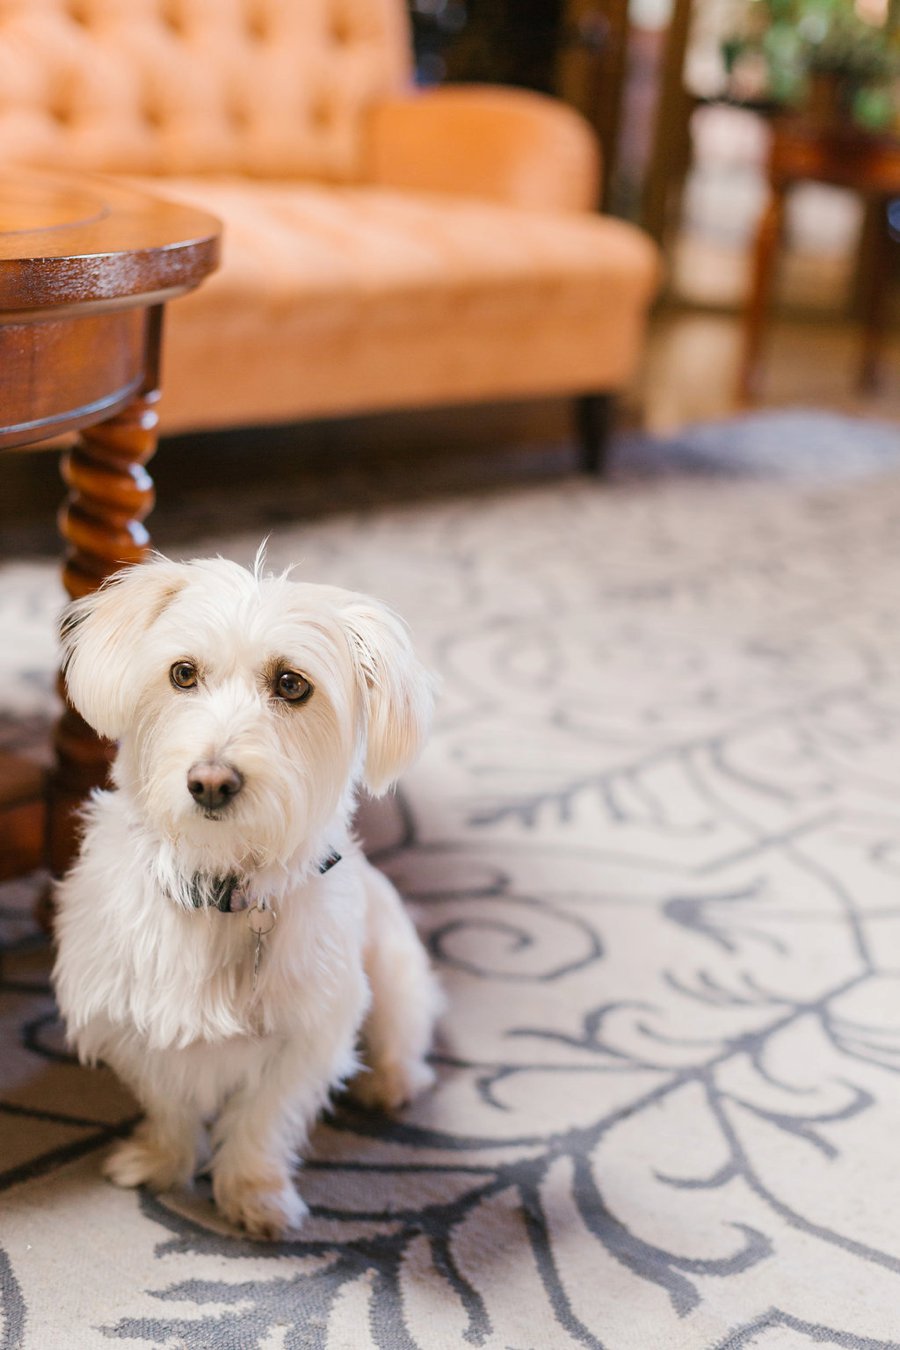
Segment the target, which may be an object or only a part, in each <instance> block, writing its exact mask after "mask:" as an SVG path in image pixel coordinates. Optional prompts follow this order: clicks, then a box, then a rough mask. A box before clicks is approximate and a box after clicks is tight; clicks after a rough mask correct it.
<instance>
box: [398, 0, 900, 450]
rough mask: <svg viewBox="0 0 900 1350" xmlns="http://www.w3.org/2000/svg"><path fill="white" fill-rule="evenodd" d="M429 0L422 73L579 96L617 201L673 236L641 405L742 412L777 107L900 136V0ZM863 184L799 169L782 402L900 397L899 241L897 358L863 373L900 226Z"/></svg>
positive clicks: (787, 271)
mask: <svg viewBox="0 0 900 1350" xmlns="http://www.w3.org/2000/svg"><path fill="white" fill-rule="evenodd" d="M411 12H412V17H413V26H414V33H415V40H416V50H417V65H418V78H419V80H420V82H422V83H423V84H430V83H440V82H442V81H446V80H454V81H456V80H463V81H467V80H477V81H481V80H487V81H492V80H502V81H504V82H509V83H512V84H518V85H522V86H526V87H529V88H534V89H539V90H542V91H545V92H550V93H555V94H557V95H559V96H561V97H562V98H563V99H565V100H566V101H568V102H570V103H571V104H573V105H574V106H575V107H577V108H578V109H579V110H580V111H581V112H582V113H584V114H585V115H586V116H587V117H588V119H589V120H590V121H591V122H592V123H593V125H594V127H595V128H596V130H597V132H598V133H599V136H600V139H601V142H602V144H603V146H604V155H605V166H604V186H603V194H604V195H603V206H604V209H605V210H607V211H610V212H612V213H613V214H615V215H618V216H622V217H624V218H626V219H629V220H632V221H634V222H636V223H637V224H639V225H641V226H643V227H644V228H645V229H646V230H648V231H649V232H650V234H651V235H653V237H654V238H655V239H656V240H657V241H658V242H659V243H660V245H661V246H662V248H663V251H664V257H665V262H666V280H665V285H664V290H663V294H662V296H661V298H660V302H659V304H658V306H657V309H656V311H655V316H654V322H653V324H652V326H651V333H650V342H649V347H648V352H647V360H646V364H645V368H644V371H643V376H642V380H641V383H640V387H639V389H636V390H635V392H634V398H633V404H632V411H633V414H634V415H637V409H638V405H640V409H641V414H642V417H643V419H644V424H645V425H646V426H647V427H648V428H649V429H651V430H655V431H659V432H666V431H670V430H673V429H675V428H677V427H678V426H679V425H681V424H683V423H684V422H687V421H693V420H697V419H704V418H707V417H718V416H720V415H723V414H727V413H728V412H729V411H732V410H733V409H734V394H735V389H734V378H735V377H734V371H735V368H736V365H737V364H738V362H739V349H740V342H741V319H742V315H743V311H744V307H745V302H746V299H747V294H748V288H749V286H750V270H751V259H752V249H753V242H754V235H755V232H756V229H757V225H758V222H759V220H760V216H761V213H762V211H763V208H764V205H765V200H766V191H767V188H766V176H767V175H766V170H767V162H768V155H769V150H770V142H771V127H772V122H773V118H775V117H778V116H779V115H783V114H784V113H787V112H789V113H791V114H793V115H795V116H797V117H798V118H799V119H800V120H802V121H807V122H808V123H810V124H811V125H815V126H818V127H823V128H825V129H827V128H828V126H829V124H831V123H837V125H839V126H840V127H842V128H843V129H844V130H846V131H853V132H859V134H860V135H861V136H863V137H867V138H869V137H870V138H872V139H873V140H883V141H885V142H887V143H888V144H889V145H891V148H893V147H892V141H893V138H894V137H895V136H896V135H897V134H898V131H900V120H898V106H897V90H898V69H900V46H898V36H897V23H898V6H897V4H896V0H895V2H894V3H893V4H889V3H888V0H856V2H855V3H854V0H603V3H598V0H412V6H411ZM853 154H854V150H853V148H852V144H851V145H849V146H848V151H847V155H848V164H847V166H846V167H847V169H848V172H851V176H852V170H851V161H852V158H853ZM862 187H863V184H862V183H860V184H859V186H858V187H854V186H835V185H832V184H828V183H823V182H816V181H805V182H802V181H801V182H798V183H797V184H796V185H795V186H794V187H792V189H791V191H790V192H789V194H788V201H787V220H786V228H785V237H784V241H783V246H782V249H781V251H780V255H779V259H778V266H777V275H776V277H775V279H774V293H773V296H772V302H771V310H770V315H769V326H768V334H767V342H768V344H769V355H768V359H767V361H766V366H765V379H764V380H763V381H762V382H761V384H760V388H759V390H758V392H757V402H759V403H761V404H762V405H764V406H785V405H788V404H798V403H799V404H815V405H817V406H820V407H825V408H836V409H840V410H842V411H851V412H858V413H861V412H871V413H876V414H881V415H887V416H890V417H896V416H898V415H900V368H898V365H897V360H896V358H897V354H898V348H897V343H896V327H897V310H896V295H895V293H894V282H895V279H896V258H895V257H894V256H893V253H889V255H888V265H887V269H886V275H885V277H884V278H883V280H884V284H885V285H886V287H887V288H888V289H889V292H890V293H889V294H888V295H887V296H886V297H885V304H886V311H887V312H886V315H885V320H884V321H885V326H886V329H887V334H886V345H885V352H886V359H885V362H884V368H883V370H882V371H880V372H879V375H878V378H877V379H875V380H874V381H872V382H870V386H869V387H868V388H865V389H860V388H859V386H858V381H857V380H855V379H854V374H853V372H854V370H855V367H856V365H857V364H858V342H859V334H858V324H859V322H860V321H862V320H863V319H864V318H865V308H866V296H867V293H868V290H869V289H870V287H871V284H872V277H871V271H872V268H873V266H874V260H875V255H876V252H877V250H876V248H875V247H874V246H873V245H874V241H875V240H876V238H877V236H878V233H879V231H881V230H884V229H888V230H890V228H891V226H890V220H889V219H886V218H885V208H884V205H883V204H882V203H878V204H872V203H870V202H867V194H866V193H865V192H864V191H862V190H861V189H862ZM898 191H900V182H898ZM898 219H900V217H898Z"/></svg>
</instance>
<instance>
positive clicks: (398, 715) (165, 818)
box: [54, 559, 440, 1237]
mask: <svg viewBox="0 0 900 1350" xmlns="http://www.w3.org/2000/svg"><path fill="white" fill-rule="evenodd" d="M63 643H64V647H65V653H66V671H67V678H68V688H69V695H70V698H71V700H72V702H73V703H74V705H75V707H76V708H78V710H79V711H80V712H81V713H82V715H83V716H84V717H85V719H86V720H87V721H88V722H89V723H90V724H91V725H92V726H93V727H94V728H95V729H96V730H97V731H98V732H100V733H101V734H103V735H105V736H109V737H112V738H115V739H118V740H119V742H120V746H119V751H118V755H117V758H116V762H115V768H114V781H115V785H116V790H115V791H112V792H100V793H97V794H95V796H94V798H93V800H92V802H91V804H90V806H89V807H88V810H87V812H86V821H85V824H86V829H85V835H84V842H83V846H82V850H81V856H80V859H79V860H78V862H77V863H76V864H75V866H74V867H73V869H72V871H71V872H70V873H69V875H68V876H67V877H66V878H65V879H64V881H63V882H62V883H61V884H60V886H59V888H58V892H57V927H56V933H57V939H58V956H57V961H56V966H55V970H54V979H55V984H56V991H57V995H58V999H59V1004H60V1008H61V1010H62V1012H63V1015H64V1017H65V1019H66V1023H67V1027H68V1034H69V1037H70V1040H71V1042H72V1043H73V1044H74V1045H75V1046H76V1048H77V1050H78V1053H79V1055H80V1057H81V1058H82V1059H83V1060H85V1061H87V1062H95V1061H97V1060H103V1061H104V1062H106V1063H108V1064H110V1065H111V1066H112V1067H113V1068H114V1069H115V1070H116V1072H117V1073H118V1074H119V1075H120V1076H121V1078H122V1079H123V1080H124V1081H125V1082H126V1083H128V1085H129V1086H130V1087H131V1088H132V1090H133V1091H134V1092H135V1093H136V1095H137V1096H138V1098H139V1100H140V1101H141V1103H142V1105H143V1107H144V1110H145V1113H146V1114H145V1119H144V1121H143V1123H142V1124H141V1125H140V1126H138V1128H137V1130H136V1131H135V1133H134V1134H133V1135H132V1137H131V1138H130V1139H128V1140H126V1141H124V1142H122V1143H120V1144H118V1145H117V1146H116V1148H115V1150H114V1151H113V1153H112V1155H111V1156H110V1158H109V1159H108V1162H107V1165H106V1171H107V1175H108V1176H109V1177H111V1178H112V1180H113V1181H115V1182H117V1183H118V1184H120V1185H123V1186H136V1185H141V1184H144V1183H146V1184H147V1185H149V1186H152V1187H154V1188H156V1189H166V1188H168V1187H170V1186H173V1185H176V1184H181V1183H185V1182H187V1181H189V1179H190V1178H191V1177H192V1175H193V1174H194V1171H195V1169H196V1166H197V1163H198V1156H199V1150H200V1148H201V1146H202V1141H203V1139H204V1136H205V1127H206V1126H207V1125H210V1124H211V1126H212V1132H211V1143H212V1150H213V1151H212V1159H211V1170H212V1178H213V1193H214V1196H215V1199H216V1202H217V1204H218V1206H219V1208H220V1209H221V1211H222V1212H223V1214H224V1215H225V1216H226V1217H227V1218H228V1219H229V1220H231V1221H232V1222H234V1223H236V1224H239V1225H242V1226H243V1227H244V1228H245V1229H247V1230H248V1231H249V1232H250V1233H252V1234H255V1235H257V1236H261V1237H262V1236H264V1237H281V1236H284V1235H286V1234H288V1233H290V1232H291V1231H293V1230H295V1229H296V1228H297V1227H298V1226H299V1224H300V1223H301V1221H302V1219H303V1216H304V1214H305V1213H306V1207H305V1206H304V1204H303V1201H302V1200H301V1199H300V1197H299V1195H298V1194H297V1192H296V1190H295V1189H294V1185H293V1180H292V1172H293V1169H294V1166H295V1165H296V1162H297V1158H298V1151H299V1150H300V1149H301V1148H302V1145H303V1142H304V1139H305V1136H306V1133H307V1131H308V1129H309V1127H310V1126H311V1124H312V1123H313V1121H314V1119H315V1117H316V1115H317V1113H318V1112H319V1111H320V1109H321V1108H322V1106H323V1104H324V1103H325V1101H326V1099H327V1097H328V1094H329V1092H330V1091H331V1090H332V1089H334V1088H335V1087H336V1086H338V1085H340V1084H342V1083H344V1082H346V1081H347V1080H349V1079H351V1078H352V1079H353V1080H354V1081H353V1087H354V1090H355V1091H356V1092H357V1093H358V1095H359V1096H360V1097H362V1098H363V1099H364V1100H365V1101H366V1102H368V1103H370V1104H375V1105H380V1106H383V1107H387V1108H393V1107H397V1106H399V1105H400V1104H402V1103H403V1102H404V1101H406V1100H408V1099H410V1098H411V1097H413V1096H414V1095H415V1094H416V1093H417V1092H419V1091H420V1090H422V1089H423V1088H425V1087H427V1086H428V1085H429V1084H430V1082H431V1081H432V1072H431V1070H430V1068H429V1067H428V1065H427V1064H426V1062H425V1055H426V1053H427V1050H428V1047H429V1045H430V1041H431V1035H432V1029H433V1024H434V1020H435V1017H436V1015H437V1012H438V1009H439V1003H440V999H439V995H438V991H437V987H436V984H435V982H434V978H433V976H432V973H431V971H430V968H429V964H428V960H427V957H426V955H425V952H424V950H423V948H422V946H421V944H420V943H419V940H418V938H417V936H416V933H415V930H414V928H413V926H412V923H411V922H410V919H409V917H408V916H407V914H406V912H405V910H404V908H403V906H402V902H401V900H400V898H399V896H398V895H397V892H396V891H395V890H394V888H393V886H392V885H391V884H390V882H389V881H388V880H387V879H386V878H385V877H384V876H383V875H381V874H380V873H379V872H377V871H376V870H375V869H374V868H373V867H372V866H371V865H370V864H369V863H368V862H367V861H366V859H365V857H364V856H363V855H362V853H361V851H360V849H359V847H358V845H357V844H356V842H355V840H354V839H353V837H352V834H351V831H350V820H351V816H352V813H353V810H354V806H355V801H356V793H357V790H358V787H359V786H360V784H363V783H364V784H365V785H366V786H367V787H368V788H369V789H370V790H371V791H372V792H375V793H379V792H383V791H384V790H385V789H386V788H387V787H388V786H390V784H391V783H392V782H393V781H394V780H395V779H396V777H397V776H398V774H399V773H400V772H401V771H402V770H403V769H404V768H405V767H406V765H407V764H409V762H410V761H411V760H412V759H413V758H414V756H415V755H416V754H417V752H418V750H419V748H420V746H421V744H422V741H423V738H424V736H425V734H426V731H427V727H428V723H429V719H430V715H431V707H432V689H431V682H430V679H429V677H428V675H427V674H426V672H425V670H424V669H423V668H422V666H421V665H420V664H419V663H418V661H417V660H416V658H415V656H414V653H413V651H412V648H411V646H410V643H409V640H408V637H407V634H406V630H405V628H404V627H403V625H402V624H401V623H400V621H399V620H398V619H397V618H396V616H394V615H393V614H392V613H391V612H390V611H389V610H387V609H385V608H384V607H383V606H381V605H379V604H377V603H376V602H375V601H373V600H370V599H368V598H366V597H365V596H361V595H356V594H352V593H350V592H347V591H342V590H339V589H337V588H334V587H326V586H315V585H310V584H301V583H296V582H293V581H291V580H289V579H288V577H287V576H286V575H285V576H274V577H273V576H263V575H262V563H261V562H258V564H257V568H256V570H255V571H254V572H249V571H247V570H245V569H244V568H241V567H239V566H237V565H236V564H234V563H231V562H226V561H224V560H222V559H214V560H197V561H194V562H190V563H186V564H175V563H170V562H168V561H165V560H162V559H160V560H157V561H155V562H152V563H150V564H148V565H146V566H141V567H135V568H131V569H128V570H126V571H124V572H121V573H119V574H118V575H117V576H116V577H114V578H113V579H112V580H111V581H110V582H109V583H107V584H106V585H105V586H104V587H103V588H102V589H101V590H100V591H99V592H97V593H96V594H94V595H91V596H89V597H87V598H86V599H84V600H80V601H77V602H76V603H75V604H73V605H71V606H70V607H69V610H68V611H67V613H66V616H65V618H64V622H63ZM182 661H189V662H191V663H192V664H193V665H194V666H195V667H196V670H197V682H196V685H195V686H194V687H192V688H179V687H176V684H175V683H173V680H172V677H171V674H170V672H171V671H172V668H173V666H174V665H176V664H177V663H178V662H182ZM281 670H290V671H294V672H298V673H301V674H302V675H303V676H305V677H306V679H308V680H309V681H310V682H311V684H312V686H313V693H312V694H311V696H310V697H309V698H308V700H307V701H306V702H304V703H302V704H299V705H296V704H293V703H287V702H285V701H284V700H283V699H280V698H279V697H278V696H277V692H276V689H277V677H278V672H279V671H281ZM210 762H211V763H222V764H227V765H228V766H230V767H232V768H233V769H236V770H237V771H238V772H239V773H240V774H241V775H242V777H243V786H242V788H241V790H240V791H239V792H238V794H237V795H236V796H235V797H234V798H233V800H231V801H230V802H229V803H228V804H227V805H226V806H225V807H224V808H223V809H222V810H220V811H218V812H211V811H207V810H204V809H203V808H202V807H201V806H200V805H198V804H197V802H196V801H195V799H194V798H193V797H192V796H191V794H190V793H189V791H188V787H187V781H188V777H189V771H190V770H191V768H192V766H194V765H196V764H197V763H210ZM333 851H337V852H338V853H340V854H341V855H342V856H341V861H340V862H339V863H338V864H337V865H336V866H334V867H332V868H331V869H330V870H329V871H327V872H326V873H324V874H321V873H320V870H319V869H320V865H321V864H322V862H323V860H325V859H326V858H327V857H328V856H329V854H330V853H332V852H333ZM228 875H230V876H236V877H238V878H239V879H240V881H241V884H242V887H243V890H244V892H245V894H246V895H247V897H248V898H249V903H250V904H252V903H254V902H256V901H260V900H263V901H265V902H266V903H267V904H268V905H269V906H270V907H271V908H273V909H274V910H275V911H276V914H277V922H276V924H275V927H274V929H273V931H272V932H271V933H270V934H269V935H268V936H267V937H266V938H265V939H264V940H263V948H262V955H261V961H260V968H259V976H258V982H257V985H256V988H255V989H254V988H253V955H254V949H255V939H254V937H253V934H252V933H251V932H250V929H249V924H248V912H247V911H238V912H236V913H220V912H219V911H218V910H215V909H211V908H200V909H197V908H194V907H193V905H192V889H193V890H194V891H195V892H196V888H197V884H198V883H197V878H198V877H200V878H203V877H206V878H209V877H223V876H228ZM360 1047H362V1050H363V1053H364V1055H365V1058H366V1060H367V1064H366V1066H365V1067H364V1068H362V1069H361V1067H360V1064H359V1062H358V1059H357V1055H358V1052H359V1050H360ZM354 1075H355V1077H354Z"/></svg>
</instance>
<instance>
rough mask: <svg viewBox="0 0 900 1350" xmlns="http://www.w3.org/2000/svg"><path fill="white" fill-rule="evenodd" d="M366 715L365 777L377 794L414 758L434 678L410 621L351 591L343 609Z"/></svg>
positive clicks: (426, 723) (425, 726) (424, 731)
mask: <svg viewBox="0 0 900 1350" xmlns="http://www.w3.org/2000/svg"><path fill="white" fill-rule="evenodd" d="M341 617H342V618H343V620H344V624H345V628H346V631H347V635H348V637H349V639H350V647H351V651H352V653H353V658H354V663H355V665H356V672H357V680H358V684H359V690H360V695H361V700H362V706H363V716H364V719H365V726H364V734H365V746H366V754H365V761H364V766H363V776H364V779H365V783H366V786H367V787H368V789H369V791H370V792H372V793H373V794H374V795H375V796H379V795H380V794H381V793H382V792H386V791H387V789H388V788H389V787H390V786H391V784H392V783H394V782H395V781H396V779H397V778H399V776H400V774H401V773H402V772H403V770H404V769H405V768H407V767H408V766H409V765H410V764H411V763H412V761H413V760H414V759H415V758H416V756H417V755H418V753H419V751H420V750H421V748H422V745H423V744H424V741H425V737H426V736H427V734H428V728H429V726H430V725H431V714H432V711H433V709H434V692H435V681H434V679H433V677H432V676H431V675H430V674H429V672H428V671H427V670H426V669H425V667H424V666H423V665H422V664H421V662H420V661H419V659H418V657H417V656H416V654H415V652H414V651H413V648H412V643H411V642H410V640H409V634H408V632H407V629H406V625H405V624H404V623H403V621H402V620H401V619H400V618H398V616H397V615H396V614H394V613H393V611H391V610H390V609H388V608H387V607H386V606H385V605H381V604H379V603H378V601H376V600H370V599H369V598H368V597H367V596H364V595H352V596H350V597H349V599H348V602H347V604H346V605H345V606H344V607H343V608H342V613H341Z"/></svg>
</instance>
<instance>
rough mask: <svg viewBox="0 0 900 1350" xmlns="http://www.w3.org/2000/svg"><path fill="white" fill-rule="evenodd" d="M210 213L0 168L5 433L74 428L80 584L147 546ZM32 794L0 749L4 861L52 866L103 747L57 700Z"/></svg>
mask: <svg viewBox="0 0 900 1350" xmlns="http://www.w3.org/2000/svg"><path fill="white" fill-rule="evenodd" d="M219 235H220V227H219V224H218V222H217V221H216V220H215V219H214V218H213V217H211V216H209V215H207V214H206V213H205V212H203V211H199V210H195V209H194V208H193V207H191V206H189V205H181V204H177V203H174V202H170V201H165V200H162V199H158V198H156V197H153V196H151V195H148V194H147V193H144V192H140V191H138V190H136V189H132V188H131V187H128V186H127V185H124V184H120V183H118V182H112V181H107V180H105V179H102V178H96V179H95V178H89V177H81V176H79V177H77V178H76V177H74V176H68V175H65V174H62V173H35V172H30V171H27V172H26V171H21V172H20V171H17V170H15V169H4V170H3V171H2V172H0V449H3V448H12V447H19V446H24V445H29V444H32V443H35V442H39V441H45V440H47V439H49V438H51V437H56V436H58V435H61V434H63V433H68V432H73V431H74V432H78V439H77V442H76V444H75V445H74V447H73V448H71V449H69V450H68V451H67V452H66V453H65V455H64V456H63V458H62V473H63V478H64V480H65V482H66V484H67V486H68V496H67V498H66V500H65V502H64V504H63V507H62V509H61V511H60V516H59V524H60V532H61V534H62V537H63V541H64V545H65V558H64V562H63V583H64V586H65V589H66V591H67V593H68V594H69V595H70V596H73V597H75V596H81V595H85V594H87V593H88V592H90V591H91V590H93V589H95V588H96V587H97V586H98V585H100V583H101V582H102V581H103V580H104V578H105V577H107V576H109V575H110V574H111V573H112V572H114V571H115V570H117V569H118V568H119V567H121V566H122V565H125V564H129V563H135V562H140V561H141V559H142V558H144V557H145V556H146V554H147V551H148V549H149V546H150V538H149V534H148V532H147V529H146V526H145V524H144V520H145V518H146V516H147V514H148V513H149V511H150V509H151V508H152V505H153V500H154V497H153V483H152V481H151V479H150V476H149V474H148V472H147V468H146V465H147V462H148V461H149V459H150V458H151V456H152V455H153V453H154V451H155V449H156V444H157V423H158V415H157V403H158V400H159V396H160V390H159V355H160V343H161V335H162V319H163V310H164V306H165V305H166V303H167V302H169V301H171V300H175V299H177V297H178V296H180V295H182V294H184V293H185V292H186V291H189V290H191V289H192V288H193V287H195V286H197V285H199V284H200V282H201V281H202V280H203V279H204V277H206V276H207V275H208V274H209V273H210V272H211V271H212V270H213V269H214V268H215V267H216V265H217V262H218V257H219ZM54 744H55V764H54V768H53V770H52V772H51V774H50V777H49V782H48V784H47V793H46V796H45V799H44V802H43V803H40V804H39V803H37V802H35V801H34V800H33V798H34V781H33V773H32V774H31V775H29V773H28V771H25V772H24V775H23V772H22V771H17V768H16V766H15V765H14V764H13V763H12V762H10V761H5V762H3V763H0V877H2V876H4V875H5V876H9V875H14V874H15V873H16V872H17V871H20V870H23V869H24V868H25V867H27V866H32V865H34V864H35V863H36V861H37V858H36V857H35V852H36V849H35V833H36V830H37V829H38V828H39V826H38V824H36V823H35V822H38V821H39V822H40V829H41V831H42V832H43V831H44V829H45V830H46V847H45V849H44V855H45V859H46V860H47V861H48V862H49V864H50V866H51V868H52V869H53V870H55V871H61V870H62V869H63V868H64V867H65V866H66V864H67V863H68V861H69V860H70V858H71V855H72V851H73V847H74V836H73V828H72V816H73V812H74V811H75V809H76V808H77V806H78V805H79V804H80V802H81V800H82V799H83V797H84V796H85V794H86V793H87V792H88V791H89V790H90V789H91V788H92V787H94V786H96V785H98V784H100V783H102V782H103V781H104V779H105V776H106V771H107V767H108V763H109V759H110V754H111V750H110V747H109V746H107V745H105V744H103V743H102V742H100V741H99V740H98V739H97V737H95V736H94V735H93V733H92V732H91V731H90V729H89V728H88V727H87V726H86V725H85V724H84V722H82V720H81V718H79V717H78V716H77V714H76V713H75V712H74V711H73V710H72V709H71V708H66V710H65V712H64V713H63V715H62V717H61V718H60V721H59V723H58V726H57V730H56V735H55V742H54Z"/></svg>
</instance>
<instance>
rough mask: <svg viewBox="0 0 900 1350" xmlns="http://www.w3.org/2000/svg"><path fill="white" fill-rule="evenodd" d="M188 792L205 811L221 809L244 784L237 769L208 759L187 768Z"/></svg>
mask: <svg viewBox="0 0 900 1350" xmlns="http://www.w3.org/2000/svg"><path fill="white" fill-rule="evenodd" d="M187 785H188V792H189V793H190V794H191V796H192V797H193V799H194V801H195V802H196V803H197V805H198V806H202V807H203V808H204V810H206V811H221V810H222V807H223V806H227V805H228V803H229V802H230V801H231V800H232V798H233V797H236V796H237V794H238V793H239V792H240V790H241V788H242V787H243V786H244V780H243V778H242V777H241V775H240V774H239V773H238V771H237V769H234V768H232V766H231V765H230V764H219V763H217V762H216V761H213V760H210V761H208V762H206V763H201V764H193V765H192V766H191V768H190V769H188V777H187Z"/></svg>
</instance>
